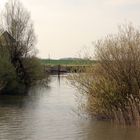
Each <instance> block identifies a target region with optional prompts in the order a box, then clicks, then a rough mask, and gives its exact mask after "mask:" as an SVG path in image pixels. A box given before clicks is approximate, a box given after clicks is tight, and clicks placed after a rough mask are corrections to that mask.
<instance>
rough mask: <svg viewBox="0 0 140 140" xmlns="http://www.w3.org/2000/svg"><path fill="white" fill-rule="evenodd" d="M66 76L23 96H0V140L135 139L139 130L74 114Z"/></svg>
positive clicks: (74, 108) (73, 99)
mask: <svg viewBox="0 0 140 140" xmlns="http://www.w3.org/2000/svg"><path fill="white" fill-rule="evenodd" d="M76 92H77V91H76V90H75V89H74V88H73V87H71V86H70V85H68V84H67V82H66V75H63V76H61V77H60V78H58V76H55V75H54V76H51V82H50V84H49V86H48V87H47V88H43V87H39V86H38V87H34V88H33V89H31V90H30V92H29V95H27V96H1V97H0V140H139V139H140V130H139V129H138V128H135V127H130V126H127V127H123V126H120V125H115V124H111V123H109V122H102V121H96V120H94V119H90V118H88V117H87V116H86V117H85V115H83V116H82V115H80V116H79V115H78V113H76V110H77V102H76V96H75V95H76V94H77V93H76Z"/></svg>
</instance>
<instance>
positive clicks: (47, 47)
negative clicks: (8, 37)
mask: <svg viewBox="0 0 140 140" xmlns="http://www.w3.org/2000/svg"><path fill="white" fill-rule="evenodd" d="M5 1H6V0H0V5H1V7H2V5H4V2H5ZM21 2H22V3H23V5H24V7H26V8H27V9H28V10H29V11H30V13H31V18H32V20H33V22H34V27H35V32H36V34H37V38H38V39H37V40H38V43H37V46H36V47H37V48H38V50H39V54H38V56H39V57H42V58H48V56H49V55H50V57H51V58H62V57H77V56H78V55H79V53H80V52H82V50H83V48H86V47H87V48H88V47H90V48H92V47H93V46H92V42H93V41H96V40H97V39H100V38H102V37H104V36H105V35H107V34H109V33H115V32H116V31H117V26H118V25H119V24H121V23H125V22H132V23H133V24H134V25H136V26H139V25H140V0H21ZM91 50H92V49H91Z"/></svg>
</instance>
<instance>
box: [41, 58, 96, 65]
mask: <svg viewBox="0 0 140 140" xmlns="http://www.w3.org/2000/svg"><path fill="white" fill-rule="evenodd" d="M41 62H42V64H46V65H90V64H93V63H95V61H91V60H84V59H78V60H53V59H51V60H49V59H41Z"/></svg>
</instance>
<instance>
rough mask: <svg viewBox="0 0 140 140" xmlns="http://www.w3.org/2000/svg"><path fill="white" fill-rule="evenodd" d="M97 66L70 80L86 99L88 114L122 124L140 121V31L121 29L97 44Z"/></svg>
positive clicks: (123, 27)
mask: <svg viewBox="0 0 140 140" xmlns="http://www.w3.org/2000/svg"><path fill="white" fill-rule="evenodd" d="M95 54H96V59H97V60H98V64H96V65H95V66H93V67H91V68H90V69H89V68H88V69H87V71H86V73H84V74H83V75H81V74H77V75H73V76H70V77H69V80H70V81H71V83H72V84H73V85H74V86H76V87H77V88H78V89H79V90H80V91H81V93H83V95H85V97H86V109H87V111H88V112H89V113H90V114H92V115H94V116H96V117H97V118H105V119H111V120H114V121H118V122H120V123H123V124H133V125H134V124H135V125H139V121H140V31H139V30H137V29H135V28H134V27H133V26H132V25H126V26H121V27H120V28H119V32H118V34H117V35H110V36H107V37H106V38H105V39H103V40H100V41H98V42H97V43H96V53H95Z"/></svg>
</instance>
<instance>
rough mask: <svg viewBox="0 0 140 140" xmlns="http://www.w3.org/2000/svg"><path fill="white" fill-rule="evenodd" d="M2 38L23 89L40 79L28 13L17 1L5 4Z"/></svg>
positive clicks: (33, 36)
mask: <svg viewBox="0 0 140 140" xmlns="http://www.w3.org/2000/svg"><path fill="white" fill-rule="evenodd" d="M3 23H4V24H3V28H4V31H5V32H4V33H3V36H4V38H5V40H4V46H6V48H7V50H8V52H9V55H10V58H9V60H10V62H11V64H12V65H13V66H14V68H15V71H16V75H17V80H18V82H19V83H20V84H22V85H24V86H25V87H28V86H30V85H31V84H33V83H34V82H35V81H36V80H39V79H41V78H42V77H43V76H42V72H43V71H42V70H43V69H42V67H41V65H40V63H39V61H38V59H37V58H36V52H37V49H36V48H35V44H36V37H35V33H34V28H33V23H32V21H31V18H30V13H29V12H28V11H27V10H26V9H25V8H24V7H23V5H22V3H20V2H19V1H17V0H10V1H8V2H7V3H6V5H5V9H4V15H3Z"/></svg>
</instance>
